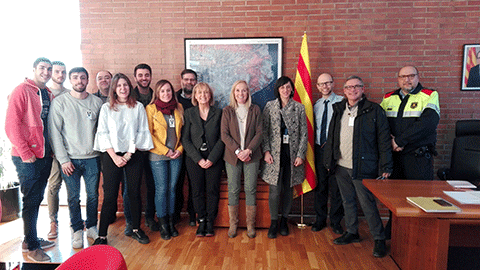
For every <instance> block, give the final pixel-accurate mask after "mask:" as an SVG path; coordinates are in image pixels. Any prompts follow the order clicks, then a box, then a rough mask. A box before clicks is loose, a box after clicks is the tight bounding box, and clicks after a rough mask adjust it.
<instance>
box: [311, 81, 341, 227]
mask: <svg viewBox="0 0 480 270" xmlns="http://www.w3.org/2000/svg"><path fill="white" fill-rule="evenodd" d="M334 87H335V83H334V81H333V77H332V75H330V74H328V73H323V74H321V75H320V76H318V79H317V89H318V91H319V92H320V94H322V97H321V98H320V99H319V100H317V102H316V103H315V106H313V112H314V114H315V172H316V174H317V187H316V188H315V198H314V209H315V213H316V220H315V223H314V224H313V225H312V231H314V232H317V231H320V230H323V229H324V228H325V227H327V216H328V211H327V210H328V209H327V202H328V191H329V189H330V226H331V227H332V230H333V232H334V233H336V234H343V228H342V225H340V222H341V221H342V218H343V206H342V197H341V196H340V190H339V189H338V185H337V180H335V177H334V176H333V175H330V174H329V173H328V172H327V169H325V167H324V166H323V147H324V146H325V142H326V141H327V134H328V125H329V124H330V120H331V119H332V115H333V109H332V105H333V104H334V103H337V102H340V101H342V99H343V96H339V95H337V94H335V93H334V92H333V88H334Z"/></svg>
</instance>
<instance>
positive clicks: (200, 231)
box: [196, 218, 207, 237]
mask: <svg viewBox="0 0 480 270" xmlns="http://www.w3.org/2000/svg"><path fill="white" fill-rule="evenodd" d="M206 226H207V221H206V220H205V219H204V218H201V219H199V220H198V229H197V233H196V236H198V237H202V236H205V234H206V232H205V229H206Z"/></svg>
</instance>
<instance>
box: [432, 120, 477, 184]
mask: <svg viewBox="0 0 480 270" xmlns="http://www.w3.org/2000/svg"><path fill="white" fill-rule="evenodd" d="M437 175H438V177H439V178H440V179H441V180H467V181H470V182H472V183H473V184H475V185H478V183H479V182H480V120H459V121H457V123H456V125H455V139H454V140H453V148H452V157H451V163H450V168H442V169H439V170H438V172H437Z"/></svg>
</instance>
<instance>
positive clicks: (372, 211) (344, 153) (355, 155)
mask: <svg viewBox="0 0 480 270" xmlns="http://www.w3.org/2000/svg"><path fill="white" fill-rule="evenodd" d="M343 89H344V93H345V97H346V99H344V100H343V101H341V102H338V103H336V104H334V105H333V116H332V120H331V123H330V127H329V134H328V140H327V142H326V145H325V156H324V165H325V167H326V168H327V169H328V170H329V171H330V172H333V171H334V172H335V177H336V179H337V182H338V187H339V189H340V193H341V195H342V200H343V208H344V211H345V227H346V228H347V231H346V232H345V233H344V234H343V235H342V236H341V237H339V238H337V239H335V240H334V241H333V243H334V244H336V245H346V244H350V243H353V242H359V241H360V236H359V235H358V216H357V200H356V198H357V197H358V200H359V202H360V205H361V207H362V210H363V212H364V214H365V217H366V220H367V223H368V226H369V228H370V233H371V234H372V235H373V239H374V240H375V247H374V249H373V256H375V257H379V258H380V257H384V256H385V255H386V253H387V252H386V245H385V233H384V228H383V224H382V220H381V219H380V214H379V212H378V208H377V204H376V201H375V197H374V196H373V194H372V193H371V192H370V191H369V190H368V189H367V188H366V187H365V186H364V185H363V183H362V179H367V178H376V177H377V176H379V175H380V176H382V177H384V178H387V177H389V176H390V174H391V172H392V167H393V161H392V146H391V139H390V129H389V125H388V121H387V117H386V115H385V111H384V110H383V109H382V107H380V105H378V104H376V103H373V102H371V101H369V100H367V98H366V97H365V95H364V83H363V81H362V79H361V78H360V77H358V76H350V77H348V78H347V80H346V82H345V85H344V87H343Z"/></svg>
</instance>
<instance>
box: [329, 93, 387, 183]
mask: <svg viewBox="0 0 480 270" xmlns="http://www.w3.org/2000/svg"><path fill="white" fill-rule="evenodd" d="M346 102H347V99H344V100H342V101H341V102H338V103H336V104H334V105H333V116H332V121H331V122H330V128H329V134H328V140H327V143H326V145H325V155H324V164H325V167H326V168H327V169H329V170H331V169H334V168H335V166H336V164H337V161H338V159H339V158H340V126H341V118H342V116H343V112H344V111H345V109H346ZM352 152H353V157H352V158H353V175H352V176H353V179H358V180H361V179H369V178H376V177H377V176H379V175H381V174H383V173H391V172H392V168H393V160H392V144H391V137H390V128H389V125H388V120H387V117H386V115H385V111H384V110H383V109H382V107H380V105H378V104H377V103H374V102H371V101H369V100H367V98H366V97H365V96H364V97H363V99H362V100H360V101H359V103H358V113H357V117H356V118H355V123H354V134H353V151H352Z"/></svg>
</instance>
